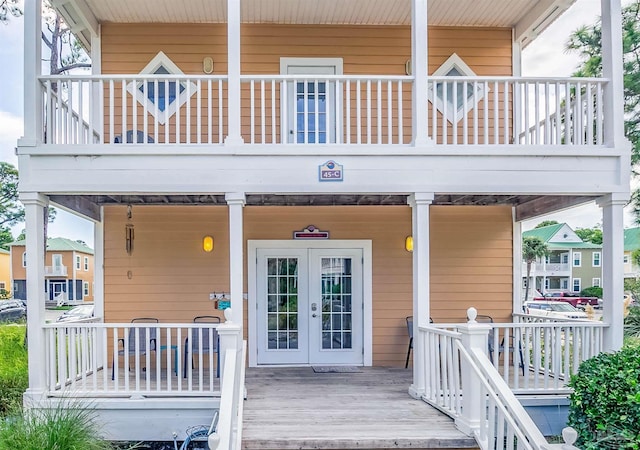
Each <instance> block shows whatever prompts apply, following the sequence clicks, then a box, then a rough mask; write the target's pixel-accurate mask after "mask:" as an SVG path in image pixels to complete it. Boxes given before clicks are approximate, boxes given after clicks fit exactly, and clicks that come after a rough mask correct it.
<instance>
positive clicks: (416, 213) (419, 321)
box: [409, 192, 434, 398]
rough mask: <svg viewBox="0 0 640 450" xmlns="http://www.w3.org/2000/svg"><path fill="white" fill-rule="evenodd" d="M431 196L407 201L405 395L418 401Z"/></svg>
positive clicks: (426, 300) (423, 373)
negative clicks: (409, 325) (409, 289)
mask: <svg viewBox="0 0 640 450" xmlns="http://www.w3.org/2000/svg"><path fill="white" fill-rule="evenodd" d="M433 198H434V194H433V193H422V192H420V193H415V194H413V195H412V196H411V197H410V198H409V205H410V206H411V210H412V211H411V212H412V236H413V337H414V339H413V384H412V385H411V387H410V388H409V394H410V395H411V396H412V397H414V398H420V397H421V396H422V395H423V394H424V393H425V389H426V371H427V365H428V363H429V362H428V361H425V349H424V348H423V345H424V343H423V341H422V339H420V333H419V327H424V326H427V325H429V316H430V315H431V314H430V311H431V308H430V299H429V284H430V283H429V277H430V266H429V250H430V246H429V240H430V228H431V227H430V219H429V207H430V206H431V203H432V202H433Z"/></svg>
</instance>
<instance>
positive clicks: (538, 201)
mask: <svg viewBox="0 0 640 450" xmlns="http://www.w3.org/2000/svg"><path fill="white" fill-rule="evenodd" d="M49 198H50V200H51V202H52V203H54V204H57V205H60V206H62V207H64V208H66V209H70V210H73V211H76V212H78V213H80V214H82V215H84V216H86V217H88V218H90V219H93V220H99V218H100V213H99V208H98V207H99V206H102V205H128V204H130V205H201V206H204V205H224V206H226V204H227V202H226V200H225V197H224V195H223V194H195V195H193V194H192V195H187V194H166V195H161V194H149V195H120V194H119V195H84V196H72V195H51V196H50V197H49ZM407 198H408V196H407V195H398V194H388V195H378V194H375V195H362V194H339V195H328V194H247V196H246V204H247V205H250V206H338V205H342V206H365V205H368V206H375V205H380V206H382V205H406V204H407ZM596 198H597V197H595V196H562V195H545V196H540V195H461V194H455V195H454V194H436V195H435V198H434V202H433V204H434V205H454V206H460V205H474V206H488V205H511V206H514V207H515V208H516V220H518V221H520V220H526V219H529V218H532V217H536V216H540V215H543V214H547V213H550V212H553V211H557V210H560V209H564V208H569V207H572V206H576V205H579V204H582V203H587V202H590V201H593V200H595V199H596Z"/></svg>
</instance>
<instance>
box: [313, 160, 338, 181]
mask: <svg viewBox="0 0 640 450" xmlns="http://www.w3.org/2000/svg"><path fill="white" fill-rule="evenodd" d="M343 176H344V171H343V167H342V166H341V165H340V164H338V163H337V162H335V161H331V160H329V161H327V162H326V163H324V164H321V165H320V166H318V180H319V181H344V178H343Z"/></svg>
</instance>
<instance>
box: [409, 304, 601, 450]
mask: <svg viewBox="0 0 640 450" xmlns="http://www.w3.org/2000/svg"><path fill="white" fill-rule="evenodd" d="M471 309H472V310H473V311H470V313H469V317H470V319H471V320H470V322H469V324H466V325H460V324H437V325H434V324H430V325H429V326H426V327H420V328H419V330H418V337H417V339H418V340H419V342H420V345H414V349H420V348H421V349H422V351H423V352H424V353H423V355H422V358H417V359H416V361H423V362H424V367H419V368H418V370H419V371H422V372H423V373H424V375H425V376H424V380H425V385H424V394H423V395H422V398H423V400H425V401H426V402H427V403H429V404H431V405H432V406H434V407H436V408H438V409H440V410H441V411H443V412H445V413H446V414H448V415H449V416H451V417H453V418H454V419H455V420H456V424H457V425H458V427H459V428H460V429H461V430H462V431H464V432H467V433H469V434H474V436H475V437H476V439H477V440H478V443H479V445H480V446H481V448H482V449H483V450H487V449H491V450H497V449H502V448H505V449H506V448H510V449H512V448H524V449H543V448H547V444H546V441H545V440H544V438H543V437H542V435H541V434H540V432H539V431H538V429H537V428H536V427H535V425H533V422H532V421H531V419H530V418H529V417H528V415H527V413H526V411H525V410H524V408H523V407H522V405H521V404H520V402H519V401H518V400H517V398H516V397H515V395H516V394H517V393H533V392H536V393H539V394H543V393H566V392H567V388H566V386H565V383H566V382H567V381H568V377H569V376H570V375H571V374H573V373H575V372H576V371H577V369H578V365H579V363H580V362H582V361H583V360H585V359H587V358H589V357H591V356H594V355H595V354H597V353H599V352H600V351H601V350H602V331H603V328H604V327H605V326H606V325H604V324H602V323H598V322H588V323H587V322H586V321H585V322H565V323H559V322H551V321H544V322H531V323H526V322H524V321H523V322H521V323H515V324H486V323H482V324H478V323H474V319H475V317H476V315H477V312H475V309H473V308H471ZM511 343H514V344H515V346H514V347H513V350H511V349H509V347H508V345H511ZM510 355H515V356H510ZM520 363H522V364H520Z"/></svg>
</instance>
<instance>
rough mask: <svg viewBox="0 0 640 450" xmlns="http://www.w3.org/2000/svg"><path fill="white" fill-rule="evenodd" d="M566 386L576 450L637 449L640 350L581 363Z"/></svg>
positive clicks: (632, 348)
mask: <svg viewBox="0 0 640 450" xmlns="http://www.w3.org/2000/svg"><path fill="white" fill-rule="evenodd" d="M569 386H570V387H572V388H573V393H572V394H571V396H570V406H569V421H568V424H569V425H570V426H572V427H573V428H575V429H576V431H578V442H577V444H576V445H577V446H578V447H579V448H581V449H584V450H596V449H635V450H637V449H640V346H631V345H627V346H626V347H624V348H623V349H622V350H620V351H619V352H616V353H602V354H600V355H598V356H596V357H594V358H591V359H589V360H587V361H585V362H583V363H582V364H581V365H580V368H579V370H578V373H577V374H576V375H574V376H572V377H571V381H570V382H569Z"/></svg>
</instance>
